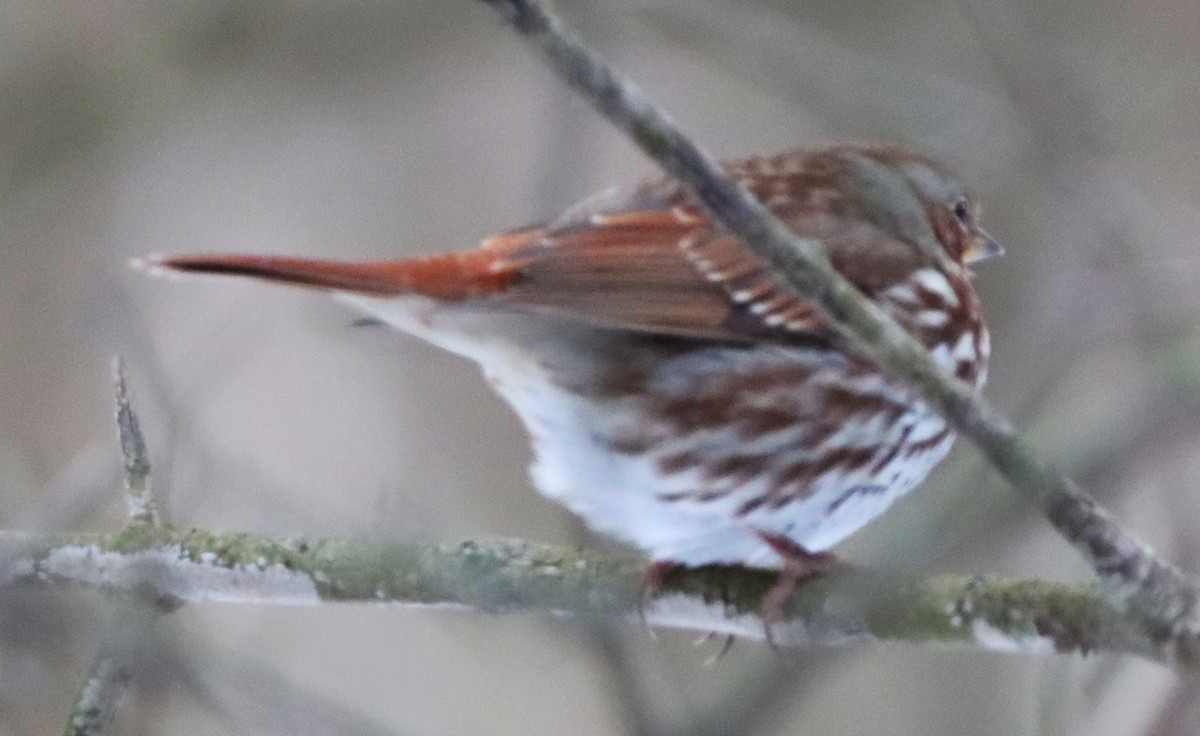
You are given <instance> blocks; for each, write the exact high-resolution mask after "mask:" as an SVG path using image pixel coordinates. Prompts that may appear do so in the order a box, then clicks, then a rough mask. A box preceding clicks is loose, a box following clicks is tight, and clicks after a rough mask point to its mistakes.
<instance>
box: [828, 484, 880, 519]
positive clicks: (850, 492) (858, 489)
mask: <svg viewBox="0 0 1200 736" xmlns="http://www.w3.org/2000/svg"><path fill="white" fill-rule="evenodd" d="M886 490H887V486H854V487H853V488H849V489H847V490H845V491H843V492H842V494H841V495H840V496H838V497H837V498H835V499H833V502H832V503H830V504H829V506H827V507H826V508H825V513H827V514H832V513H833V512H834V511H837V510H838V509H839V508H841V506H842V504H844V503H846V502H847V501H849V500H850V499H852V498H854V497H855V496H872V495H874V494H876V493H883V492H884V491H886Z"/></svg>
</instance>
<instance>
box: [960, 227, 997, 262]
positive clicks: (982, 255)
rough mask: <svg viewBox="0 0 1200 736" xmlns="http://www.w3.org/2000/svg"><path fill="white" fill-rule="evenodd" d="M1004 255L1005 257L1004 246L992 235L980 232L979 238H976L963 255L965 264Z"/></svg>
mask: <svg viewBox="0 0 1200 736" xmlns="http://www.w3.org/2000/svg"><path fill="white" fill-rule="evenodd" d="M1002 255H1004V246H1003V245H1001V244H1000V242H999V241H998V240H996V239H995V238H993V237H992V236H991V235H988V234H987V233H985V232H983V231H980V232H979V236H978V237H977V238H975V241H974V242H973V243H971V245H970V246H969V247H968V248H967V252H966V253H965V254H964V255H963V262H964V263H968V264H969V263H978V262H980V261H986V260H988V259H990V258H996V257H997V256H1002Z"/></svg>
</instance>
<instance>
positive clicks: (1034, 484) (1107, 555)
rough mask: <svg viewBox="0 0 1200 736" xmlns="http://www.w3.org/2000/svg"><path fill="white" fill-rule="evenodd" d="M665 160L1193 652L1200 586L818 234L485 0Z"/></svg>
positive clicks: (1199, 643)
mask: <svg viewBox="0 0 1200 736" xmlns="http://www.w3.org/2000/svg"><path fill="white" fill-rule="evenodd" d="M482 2H484V3H485V4H487V5H489V6H490V7H492V8H493V9H494V10H496V11H497V12H498V13H499V14H500V15H501V17H503V18H504V19H505V20H506V21H507V22H508V23H509V24H510V25H511V26H512V27H513V28H514V29H515V30H516V31H517V32H518V33H520V34H521V36H522V37H524V38H525V39H526V40H527V41H528V42H529V43H530V45H531V46H532V47H533V48H534V49H535V50H536V51H537V52H538V53H539V54H540V55H541V56H542V58H543V59H544V60H545V61H546V62H547V64H548V65H549V66H550V68H551V69H552V70H553V71H554V72H555V73H556V74H557V75H558V76H559V77H561V78H562V79H563V81H565V82H566V83H567V84H569V85H570V86H571V87H572V88H573V89H575V90H576V91H577V92H579V93H580V94H581V95H582V96H584V97H585V98H587V99H588V100H589V101H590V102H591V103H592V104H593V106H594V107H595V108H596V109H597V110H598V111H599V112H600V113H601V114H603V115H604V116H605V117H606V118H608V120H609V121H610V122H612V123H613V124H614V125H616V126H617V127H618V128H620V129H621V130H623V131H624V132H625V133H626V134H627V135H628V136H629V137H630V139H631V140H632V141H633V142H634V143H636V144H637V145H638V147H639V148H641V149H642V151H643V152H645V153H646V155H647V156H650V157H651V158H653V159H654V161H655V162H656V163H657V164H658V165H659V166H660V167H662V168H663V169H664V170H665V171H667V172H668V173H670V174H672V175H673V176H675V177H677V178H678V179H679V180H680V181H682V182H684V183H685V184H687V185H688V186H690V187H691V188H692V189H693V190H694V191H695V192H696V194H697V196H698V197H699V199H700V200H701V201H702V202H703V203H704V205H705V207H707V208H708V210H709V211H710V212H711V213H712V215H713V217H714V218H716V220H717V221H718V222H720V223H721V224H722V225H723V226H724V227H725V228H727V229H728V230H729V231H730V232H732V233H734V234H736V235H738V236H739V237H740V238H741V240H742V241H743V243H744V244H745V245H746V247H748V248H749V249H750V250H751V251H753V252H754V253H755V254H756V255H758V256H760V257H761V258H762V259H764V261H766V262H767V263H769V264H770V265H771V266H772V267H773V268H774V269H775V271H776V273H777V274H778V275H779V276H780V278H781V279H783V280H784V281H785V282H786V284H788V285H790V286H791V287H792V288H793V289H794V290H795V291H796V292H797V293H799V294H800V295H802V296H804V297H805V298H806V299H807V300H808V301H810V302H811V303H812V304H813V305H815V306H816V307H817V308H818V309H819V310H820V311H821V313H822V314H823V315H825V316H826V317H827V318H829V319H830V320H831V322H832V323H833V324H834V325H835V326H836V327H837V328H838V329H839V330H840V331H841V332H842V333H843V334H844V335H846V337H847V338H848V339H850V340H852V341H853V343H854V344H855V345H856V346H857V347H858V348H859V349H860V350H861V351H862V352H863V353H864V354H865V355H868V356H870V357H871V358H872V359H873V360H874V361H875V362H876V363H877V364H878V365H880V366H881V367H883V368H884V369H885V370H886V371H887V372H888V374H889V375H892V376H894V377H896V378H898V379H900V380H902V381H904V382H905V383H906V384H907V385H909V386H911V387H912V388H913V389H914V390H916V391H917V392H918V393H919V395H920V396H921V397H923V398H924V399H925V400H926V401H928V402H929V404H930V405H931V406H933V407H935V408H936V409H937V411H938V412H939V413H941V414H942V415H943V416H945V417H946V419H947V420H948V421H949V422H950V423H951V424H952V425H953V426H954V427H955V428H956V429H958V431H959V432H961V433H962V434H964V435H966V436H967V437H968V438H970V439H971V441H972V442H974V443H975V445H976V446H977V447H978V448H979V449H980V450H981V451H982V452H983V454H984V455H985V456H986V457H987V458H988V459H989V460H990V461H991V463H992V464H993V465H994V466H995V467H996V468H997V469H998V470H999V471H1000V473H1001V475H1003V476H1004V477H1005V478H1006V479H1007V480H1008V481H1009V482H1010V483H1011V484H1012V486H1013V487H1014V488H1016V489H1017V490H1018V491H1020V492H1021V493H1022V494H1023V495H1024V496H1026V497H1027V498H1028V499H1029V500H1030V501H1031V502H1032V503H1034V504H1036V505H1037V506H1038V507H1039V508H1040V509H1041V510H1042V512H1043V513H1044V515H1045V516H1046V518H1047V519H1048V520H1049V521H1050V523H1051V524H1053V525H1054V528H1055V529H1057V530H1058V532H1059V533H1060V534H1061V535H1062V536H1063V537H1065V538H1066V539H1067V540H1068V541H1069V542H1070V543H1071V544H1072V545H1073V546H1074V547H1075V548H1076V549H1077V550H1078V551H1079V552H1080V553H1081V554H1082V555H1083V556H1084V557H1085V558H1086V559H1087V560H1088V561H1089V562H1090V563H1091V565H1092V567H1093V569H1094V570H1095V571H1096V574H1097V575H1098V577H1099V579H1100V583H1101V590H1102V591H1103V593H1104V595H1105V598H1106V600H1108V601H1109V603H1110V604H1111V605H1112V606H1113V607H1114V608H1115V609H1116V610H1118V611H1128V612H1129V614H1130V617H1131V619H1132V620H1135V621H1140V622H1142V623H1143V624H1144V625H1145V626H1146V627H1147V629H1146V633H1147V635H1150V636H1153V637H1159V636H1166V637H1168V638H1169V639H1171V640H1172V641H1173V642H1174V645H1175V646H1176V647H1177V648H1178V649H1179V651H1180V653H1181V656H1188V657H1192V656H1197V655H1200V609H1198V606H1197V602H1198V601H1200V587H1198V586H1197V585H1196V583H1195V582H1193V581H1192V580H1190V579H1188V578H1187V577H1186V576H1184V575H1183V573H1182V572H1180V571H1179V570H1178V569H1177V568H1175V567H1174V566H1172V565H1171V564H1169V563H1167V562H1165V561H1163V560H1162V559H1160V558H1159V557H1158V556H1157V555H1155V554H1154V552H1153V551H1152V550H1151V549H1150V548H1149V547H1148V546H1147V545H1146V544H1144V543H1143V542H1141V541H1140V540H1139V539H1137V537H1136V536H1134V535H1133V534H1132V533H1131V532H1130V531H1129V530H1127V529H1125V528H1124V527H1123V526H1122V525H1121V524H1119V523H1118V522H1117V521H1116V520H1115V519H1114V518H1113V517H1112V515H1110V514H1109V513H1108V512H1107V511H1106V510H1104V509H1103V508H1101V507H1100V506H1099V505H1098V504H1097V503H1096V501H1095V500H1094V499H1093V498H1092V497H1091V496H1090V495H1088V494H1087V493H1086V492H1084V491H1083V490H1082V489H1080V488H1079V487H1078V486H1076V485H1075V483H1074V482H1072V481H1071V480H1070V479H1069V478H1067V477H1066V476H1065V475H1064V474H1063V473H1061V472H1060V471H1058V470H1057V469H1055V468H1053V467H1051V466H1050V465H1049V464H1047V463H1046V462H1044V461H1042V460H1041V459H1040V458H1038V457H1037V455H1036V454H1035V453H1034V452H1033V451H1032V449H1031V448H1030V447H1028V446H1027V445H1026V444H1025V443H1024V442H1022V441H1021V440H1020V438H1019V437H1018V436H1017V433H1016V431H1015V430H1014V429H1013V428H1012V427H1011V426H1010V425H1009V424H1008V422H1007V421H1005V420H1004V419H1003V418H1001V417H1000V416H999V415H998V414H997V413H996V412H995V411H993V410H992V409H991V408H989V407H988V406H987V405H986V404H985V403H984V402H983V401H982V400H981V399H979V398H978V397H977V396H975V395H974V393H973V392H972V391H971V389H970V388H969V387H967V386H966V384H964V383H963V382H961V381H959V380H957V379H955V378H954V377H953V376H950V375H948V374H946V373H945V372H943V371H942V370H941V369H940V368H939V367H938V366H937V365H936V364H935V363H934V362H933V360H932V359H931V358H930V356H929V355H928V354H927V352H926V351H925V350H924V348H923V347H922V346H921V345H920V344H919V343H917V342H916V340H914V339H913V338H912V337H911V336H910V335H909V334H908V333H907V332H905V331H904V329H903V328H901V327H900V326H899V325H898V324H896V322H895V321H893V320H892V319H890V318H889V317H888V316H887V315H886V314H884V313H883V312H882V311H881V310H880V309H878V308H877V307H876V306H875V305H873V304H872V303H871V302H870V301H869V300H868V299H867V298H866V297H864V296H863V295H862V294H861V293H860V292H859V291H858V290H857V289H856V288H854V286H853V285H852V284H850V283H849V282H848V281H846V280H845V279H844V278H842V277H841V275H839V274H838V273H837V272H836V271H835V270H834V269H833V267H832V265H831V264H830V262H829V259H828V258H827V257H826V255H825V253H824V251H823V249H822V248H821V247H820V244H819V243H815V242H813V241H809V240H804V239H801V238H798V237H797V236H796V235H795V234H794V233H793V232H792V231H791V230H790V229H789V228H788V227H787V226H786V225H785V224H784V223H783V222H781V221H780V220H779V219H778V218H776V217H775V216H774V215H772V214H771V212H770V211H769V210H767V208H766V207H764V206H763V205H762V204H761V203H760V202H758V201H757V200H756V199H755V198H754V197H753V196H752V195H751V194H750V193H749V192H748V191H746V190H745V189H744V188H743V187H740V186H738V185H737V184H736V183H734V182H733V181H732V180H731V179H730V178H729V177H727V176H725V175H724V173H723V172H722V171H721V169H720V167H719V166H718V165H717V164H716V162H715V161H714V160H713V159H712V158H711V157H710V156H708V155H707V154H706V153H705V152H703V151H702V150H700V148H699V147H697V146H696V145H695V144H694V143H693V142H692V141H691V140H689V139H688V138H687V137H686V136H685V135H684V134H683V132H682V131H680V130H679V129H678V128H677V127H676V126H675V125H674V124H672V123H671V122H670V121H669V120H668V119H667V118H666V116H665V115H663V114H662V113H661V112H659V111H658V110H657V109H656V108H655V107H654V106H653V105H651V104H650V102H649V101H648V100H647V99H645V98H644V97H643V96H642V94H641V93H640V92H639V91H638V90H637V89H636V88H635V87H634V86H633V85H632V84H630V83H629V82H627V81H626V80H624V79H622V78H621V77H620V76H618V75H617V74H616V73H615V72H614V71H613V70H612V69H610V68H609V67H608V66H607V65H605V64H604V63H603V62H602V61H601V60H600V59H599V57H597V56H596V55H595V54H594V53H593V52H591V51H590V50H588V49H587V48H586V47H585V46H584V45H583V43H582V42H581V41H580V39H579V38H578V36H577V35H576V34H575V33H574V32H573V31H571V30H570V29H569V28H567V27H566V25H565V24H564V23H563V22H562V21H561V20H559V19H558V18H557V17H555V16H554V15H552V14H551V13H549V12H548V11H547V10H546V9H545V8H544V7H542V5H540V4H539V3H537V2H536V0H482Z"/></svg>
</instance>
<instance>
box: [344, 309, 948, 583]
mask: <svg viewBox="0 0 1200 736" xmlns="http://www.w3.org/2000/svg"><path fill="white" fill-rule="evenodd" d="M349 299H350V301H353V302H355V303H357V304H358V305H359V306H361V307H363V308H365V309H367V311H369V312H370V313H372V314H374V315H375V316H377V317H380V318H381V319H383V320H384V321H386V322H388V323H390V324H392V325H393V326H396V327H399V328H400V329H403V330H405V331H407V332H411V333H414V334H416V335H418V336H420V337H423V338H425V339H427V340H429V341H430V342H433V343H434V344H437V345H439V346H441V347H443V348H445V349H448V350H451V351H453V352H456V353H459V354H461V355H464V356H465V357H468V358H470V359H472V360H474V361H475V362H477V363H479V364H480V365H481V367H482V368H483V371H484V374H485V375H486V376H487V377H488V379H489V380H490V381H491V382H492V384H493V385H494V387H495V388H496V390H497V391H498V392H499V393H500V395H501V396H502V397H503V398H504V399H505V400H506V401H507V402H508V403H509V404H510V405H511V406H512V407H513V409H514V410H515V411H516V413H517V414H518V416H519V417H520V418H521V420H522V421H523V422H524V424H525V426H526V428H527V429H528V431H529V433H530V436H531V439H532V443H533V449H534V454H535V461H534V463H533V466H532V469H531V472H532V477H533V481H534V484H535V485H536V487H537V488H538V490H540V491H541V492H542V493H543V494H545V495H546V496H547V497H549V498H551V499H553V500H555V501H558V502H559V503H562V504H564V505H565V506H567V507H568V508H570V509H571V510H572V511H573V512H575V513H576V514H578V515H579V516H581V517H582V518H583V519H584V520H585V521H586V522H587V524H588V525H589V527H591V528H592V529H594V530H596V531H599V532H603V533H605V534H609V535H611V536H614V537H616V538H618V539H621V540H624V541H626V542H629V543H631V544H633V545H635V546H637V547H639V548H640V549H642V550H643V551H644V552H645V553H647V554H648V555H649V556H650V557H651V558H652V559H655V560H670V561H674V562H678V563H682V564H684V565H688V566H699V565H705V564H717V563H727V564H742V565H747V566H754V567H765V568H774V567H778V566H779V564H780V561H779V559H778V557H777V555H776V553H775V552H773V551H772V550H771V549H770V548H769V547H768V546H767V545H766V544H765V543H763V542H762V541H761V540H760V539H759V537H758V536H757V533H759V532H766V533H771V534H782V535H786V536H787V537H789V538H791V539H792V540H794V541H795V542H796V543H797V544H799V545H800V546H802V547H804V548H805V549H807V550H809V551H811V552H818V551H822V550H825V549H827V548H829V547H830V546H832V545H834V544H836V543H837V542H838V541H840V540H842V539H843V538H845V537H846V536H848V535H849V534H851V533H853V532H854V531H856V530H857V529H859V528H861V527H862V526H863V525H865V524H866V523H868V522H869V521H871V520H872V519H874V518H875V517H876V516H878V515H879V514H881V513H883V511H885V510H886V509H887V508H888V507H889V506H890V505H891V504H892V503H893V502H894V501H895V500H896V499H897V498H899V497H900V496H902V495H904V494H905V493H907V492H908V491H909V490H911V489H912V488H913V487H915V486H916V485H917V484H918V483H919V482H920V481H921V480H923V479H924V477H925V476H926V474H927V473H928V472H929V471H930V469H932V468H933V466H934V465H936V464H937V462H938V461H940V460H941V459H942V458H943V457H944V456H945V455H946V453H947V452H948V451H949V448H950V445H951V443H952V441H953V437H952V436H951V435H950V434H949V433H946V432H945V431H944V430H945V426H944V424H943V422H942V420H941V419H940V418H939V417H937V416H935V415H933V414H931V413H930V412H928V411H927V410H925V409H924V408H923V407H921V406H920V405H919V404H918V405H913V404H912V402H911V400H910V399H908V397H907V395H906V394H905V392H903V391H901V390H899V389H897V388H895V387H892V386H890V385H888V384H884V383H882V382H881V381H880V380H879V379H878V377H877V376H876V375H875V374H874V373H871V374H869V375H867V376H864V377H862V378H861V380H860V383H861V385H859V386H857V390H861V391H863V392H875V393H879V392H882V393H884V394H886V395H888V396H891V397H892V398H894V399H895V400H896V402H897V403H898V404H899V403H903V405H904V406H905V407H906V408H905V409H904V410H903V412H902V413H899V414H897V415H894V416H892V417H891V418H890V420H888V421H883V420H882V419H881V418H879V417H874V416H860V417H847V418H845V419H844V420H840V419H839V420H838V421H837V423H836V425H833V426H836V433H835V434H834V435H832V436H833V439H834V440H835V441H836V442H837V443H838V444H839V445H840V446H841V445H844V446H847V447H860V446H876V447H879V448H881V449H880V450H879V451H878V452H877V453H876V454H875V455H874V456H872V457H871V458H870V461H869V462H868V463H865V464H864V467H862V468H860V469H858V470H856V471H844V472H830V473H821V474H817V475H816V476H815V477H814V478H813V479H812V481H811V483H807V484H806V485H805V487H804V490H803V492H796V493H792V494H790V495H791V498H790V500H788V501H787V502H786V503H780V504H778V505H770V504H764V505H761V506H759V507H757V508H754V509H752V510H749V511H747V510H745V504H746V503H747V502H748V501H750V500H751V499H753V498H755V497H759V496H762V495H763V494H767V493H769V492H770V486H771V476H770V474H768V475H766V476H763V477H757V478H755V477H750V478H741V479H738V480H737V482H732V481H729V480H728V479H725V480H721V479H718V480H717V481H714V480H713V479H712V478H709V477H707V476H706V473H705V469H704V468H703V467H697V468H694V469H686V468H685V469H682V470H680V471H678V472H673V473H664V472H662V466H661V463H662V462H664V458H667V457H670V456H679V455H686V454H687V453H689V452H694V453H698V454H705V455H707V456H713V455H714V454H715V455H716V456H720V455H721V454H722V453H727V454H730V453H732V454H737V453H752V454H753V456H754V457H761V458H765V459H767V460H766V461H769V462H770V463H772V464H774V465H775V466H777V467H775V468H774V469H775V470H780V469H786V467H787V464H788V463H796V462H801V461H804V460H805V453H806V452H810V450H808V449H806V447H807V445H806V443H805V440H804V432H805V431H808V430H810V429H811V428H812V427H811V424H812V423H813V422H819V421H823V420H822V419H821V414H820V411H819V408H813V407H806V406H805V404H804V402H805V400H806V399H805V398H804V396H805V393H806V392H805V391H803V390H802V391H796V387H786V386H785V387H783V388H781V389H779V393H778V395H777V394H776V393H772V391H771V390H760V391H755V392H746V393H745V395H743V396H741V397H739V399H738V400H739V401H740V402H741V405H742V406H743V407H744V409H745V410H746V411H747V412H754V411H760V410H767V409H770V408H773V407H776V406H780V405H785V404H786V402H789V401H790V402H793V403H794V404H795V410H796V411H797V412H798V413H799V414H800V415H803V416H808V417H810V419H811V421H808V423H806V421H807V420H804V421H799V422H797V423H795V424H790V425H787V426H781V427H778V428H776V429H775V430H774V431H770V432H765V433H760V434H757V435H756V436H754V437H753V438H752V439H747V438H746V437H745V436H743V435H744V433H739V431H738V429H737V428H736V427H735V428H730V427H725V428H705V429H702V430H698V431H693V432H686V433H682V434H677V435H673V434H672V432H671V428H670V427H669V426H667V425H666V424H661V425H660V424H659V423H657V422H655V421H654V420H653V419H649V418H648V415H647V413H646V412H645V411H643V410H642V409H643V407H639V405H638V403H637V399H636V398H633V397H631V396H629V395H621V394H620V392H617V393H615V394H613V395H605V396H602V397H597V396H596V395H595V394H594V393H591V392H589V391H588V390H581V389H580V386H584V387H585V389H586V387H587V385H588V382H589V381H590V380H591V379H592V378H594V376H592V375H591V374H592V373H593V372H594V371H593V368H594V367H595V366H596V365H597V364H605V363H607V364H609V365H610V366H622V365H624V364H625V363H629V364H638V365H641V366H642V367H643V368H645V369H646V370H647V372H648V375H649V380H650V385H651V387H652V388H653V389H654V390H655V391H658V392H661V393H662V394H663V395H667V396H675V397H680V398H683V399H686V398H687V397H688V396H690V395H692V394H693V393H694V392H695V391H696V390H697V389H696V386H703V385H705V384H706V382H710V381H711V379H712V378H713V377H714V376H721V375H725V374H726V373H728V371H729V370H731V369H733V370H737V371H744V372H750V373H753V372H754V371H756V370H759V369H760V368H762V367H764V366H765V367H766V368H770V367H773V366H778V365H784V366H787V365H794V364H796V361H797V360H799V361H801V362H803V361H804V360H811V366H809V367H810V368H811V369H812V370H813V371H814V374H813V376H814V379H813V380H815V381H818V382H819V381H822V380H825V381H830V382H832V381H837V380H843V378H844V376H843V374H842V370H841V369H842V363H844V358H841V357H840V356H837V355H834V356H832V358H831V357H829V356H826V357H815V358H804V357H800V358H798V357H797V356H796V354H794V353H791V352H785V351H774V352H772V351H771V350H770V349H767V350H766V351H746V350H740V349H737V348H720V347H709V348H705V349H702V350H695V351H692V352H690V353H685V354H684V355H681V356H677V357H674V358H671V359H669V360H662V361H659V360H657V359H656V358H653V357H650V358H648V357H647V356H652V355H654V353H653V351H652V350H646V349H645V347H644V346H642V347H636V348H630V347H629V345H630V341H629V340H627V339H624V338H621V337H620V336H619V335H617V336H614V334H613V333H611V332H604V331H597V330H591V331H590V332H589V328H586V327H581V326H579V325H572V324H568V325H565V329H564V325H563V324H562V323H556V322H554V321H553V320H543V321H541V322H539V321H538V320H537V319H531V317H530V315H528V314H525V315H519V316H517V317H515V318H512V319H510V318H505V317H503V316H500V317H498V316H497V315H495V314H487V313H478V312H470V311H466V312H460V311H457V310H453V309H449V310H447V309H446V308H444V307H436V306H433V305H431V304H430V303H428V302H424V301H421V300H419V299H403V300H397V299H386V300H379V299H373V298H368V297H349ZM627 348H628V349H629V350H630V352H629V353H628V354H624V353H623V352H622V351H624V350H626V349H627ZM839 361H840V362H839ZM573 382H574V383H577V384H578V385H572V384H573ZM797 396H798V397H799V398H797ZM631 436H636V437H642V438H647V437H648V438H651V439H653V440H654V441H653V442H652V443H651V444H652V445H653V446H652V447H648V448H647V449H645V451H642V452H622V451H614V449H613V448H614V446H617V445H619V443H620V442H621V441H622V440H623V439H624V438H629V437H631ZM923 440H924V441H927V443H926V444H927V447H925V448H924V449H923V451H922V452H920V453H914V454H912V455H911V456H908V457H905V456H904V454H903V453H895V452H892V453H890V455H891V456H892V457H891V458H890V459H889V450H888V448H889V447H891V446H894V445H895V444H897V443H901V442H909V443H913V442H918V441H923ZM705 494H708V495H707V496H706V495H705ZM672 497H678V498H676V499H675V500H665V499H668V498H672Z"/></svg>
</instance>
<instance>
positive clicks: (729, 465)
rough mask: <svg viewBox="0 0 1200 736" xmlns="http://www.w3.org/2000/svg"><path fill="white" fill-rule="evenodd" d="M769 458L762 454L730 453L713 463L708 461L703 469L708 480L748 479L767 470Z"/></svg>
mask: <svg viewBox="0 0 1200 736" xmlns="http://www.w3.org/2000/svg"><path fill="white" fill-rule="evenodd" d="M769 464H770V458H767V457H765V456H763V455H730V456H729V457H724V458H721V459H720V460H718V461H717V462H715V463H710V464H709V465H708V467H707V468H705V470H704V476H705V478H706V479H708V480H710V481H711V480H718V479H722V478H738V479H743V480H744V479H749V478H753V477H754V476H756V475H761V474H763V473H765V472H766V471H767V468H768V467H769Z"/></svg>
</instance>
